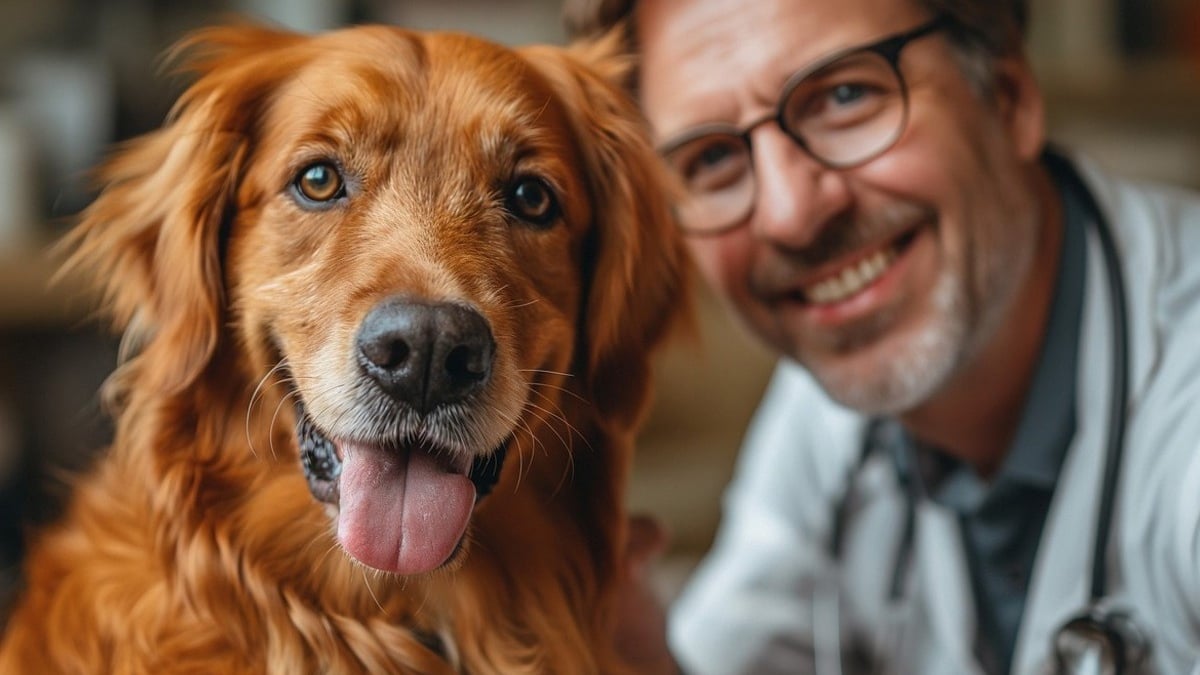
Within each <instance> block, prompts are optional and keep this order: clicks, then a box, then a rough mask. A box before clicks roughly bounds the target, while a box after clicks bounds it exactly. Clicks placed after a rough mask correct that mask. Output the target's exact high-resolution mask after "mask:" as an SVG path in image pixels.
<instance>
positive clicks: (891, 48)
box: [658, 15, 950, 236]
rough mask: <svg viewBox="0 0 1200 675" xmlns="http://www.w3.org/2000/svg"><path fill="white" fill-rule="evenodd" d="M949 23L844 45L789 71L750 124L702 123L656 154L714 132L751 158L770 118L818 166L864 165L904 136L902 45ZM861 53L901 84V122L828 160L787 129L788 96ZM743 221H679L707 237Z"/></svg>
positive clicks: (940, 20) (692, 232)
mask: <svg viewBox="0 0 1200 675" xmlns="http://www.w3.org/2000/svg"><path fill="white" fill-rule="evenodd" d="M949 25H950V20H949V19H948V18H947V17H946V16H944V15H939V16H937V17H935V18H933V19H931V20H929V21H926V22H925V23H923V24H921V25H919V26H917V27H915V28H912V29H909V30H907V31H904V32H902V33H895V34H892V35H888V36H885V37H883V38H880V39H879V40H876V41H874V42H870V43H867V44H864V45H855V46H850V47H846V48H844V49H839V50H837V51H835V52H833V53H831V54H828V55H827V56H824V57H822V58H820V59H819V60H817V61H816V62H814V63H811V64H809V65H808V66H806V67H804V68H803V69H801V70H799V71H797V72H796V73H794V74H792V76H791V77H789V78H788V79H787V81H786V82H784V84H783V87H781V89H780V95H779V100H778V102H777V103H776V104H775V110H774V112H771V113H768V114H766V115H763V116H762V117H760V118H758V119H756V120H754V121H753V122H750V123H749V124H746V125H745V126H743V127H737V126H734V125H732V124H725V123H720V122H718V123H713V124H703V125H700V126H697V127H694V128H692V129H690V130H688V131H685V132H683V133H682V134H680V135H679V136H677V137H675V138H674V139H671V140H670V141H667V142H666V143H664V144H662V145H660V146H659V147H658V153H659V155H660V156H662V157H666V156H668V155H670V154H671V153H672V152H674V151H676V150H678V149H679V148H681V147H683V146H684V145H687V144H688V143H692V142H693V141H695V140H697V139H700V138H704V137H706V136H714V135H716V136H726V137H729V138H737V139H739V140H740V141H741V143H742V145H743V146H744V147H745V150H746V154H747V157H752V156H753V146H752V145H751V143H750V134H751V133H753V132H754V130H755V129H757V128H758V127H760V126H762V125H764V124H766V123H767V122H772V121H773V122H775V124H776V125H777V126H778V127H779V129H780V130H781V131H783V133H784V134H785V135H787V137H788V138H790V139H792V142H793V143H795V144H796V145H797V146H798V147H799V148H800V149H801V150H803V151H804V153H805V154H807V155H808V156H809V157H811V158H813V160H815V161H816V162H817V163H819V164H820V165H822V166H824V167H826V168H829V169H834V170H842V169H851V168H854V167H856V166H860V165H862V164H865V163H867V162H869V161H871V160H872V159H875V158H876V157H878V156H880V155H882V154H883V153H885V152H887V151H888V150H890V149H891V148H892V147H893V146H894V145H896V141H898V140H900V137H901V136H903V135H904V129H905V128H907V127H908V113H909V103H908V82H907V81H906V80H905V79H904V73H903V72H901V70H900V54H901V52H903V51H904V48H905V47H907V46H908V45H909V43H911V42H913V41H915V40H917V39H919V38H923V37H925V36H926V35H930V34H931V33H935V32H937V31H939V30H942V29H945V28H948V27H949ZM863 53H872V54H877V55H879V56H880V57H882V58H883V60H884V61H885V62H886V63H887V64H888V66H889V67H890V68H891V69H892V72H893V73H894V74H895V75H896V81H897V82H899V84H900V98H901V105H902V106H903V109H902V112H901V117H900V124H898V125H897V126H896V131H895V133H894V135H893V136H892V138H891V139H890V140H888V141H887V142H886V143H884V144H883V145H881V146H880V147H879V149H877V150H875V151H873V152H870V153H867V154H866V155H864V156H863V157H859V158H855V159H854V160H852V161H847V162H834V161H830V160H829V159H826V158H824V157H821V156H820V155H818V154H817V153H815V152H814V151H813V149H812V148H811V147H809V145H808V142H807V141H805V140H804V137H803V136H802V135H800V133H799V132H797V131H794V130H792V129H789V128H788V125H787V123H786V122H785V112H786V107H787V103H788V99H789V98H790V97H791V95H792V93H793V92H795V90H796V88H797V87H799V86H800V84H801V83H803V82H804V81H805V80H806V79H808V78H809V77H810V76H811V75H813V74H814V73H817V72H819V71H821V70H823V69H825V68H828V67H829V66H830V65H832V64H834V63H836V62H838V61H840V60H842V59H845V58H848V57H851V56H854V55H856V54H863ZM750 171H751V172H753V171H754V163H753V161H751V162H750ZM742 222H744V216H743V219H740V220H734V221H733V222H731V223H729V224H728V225H722V226H719V227H713V228H698V229H697V228H689V227H687V226H686V225H684V224H682V223H681V224H680V227H681V228H682V229H683V230H684V231H685V232H687V233H688V234H690V235H699V236H710V235H717V234H723V233H725V232H728V231H729V230H732V229H734V228H736V227H738V226H739V225H740V224H741V223H742Z"/></svg>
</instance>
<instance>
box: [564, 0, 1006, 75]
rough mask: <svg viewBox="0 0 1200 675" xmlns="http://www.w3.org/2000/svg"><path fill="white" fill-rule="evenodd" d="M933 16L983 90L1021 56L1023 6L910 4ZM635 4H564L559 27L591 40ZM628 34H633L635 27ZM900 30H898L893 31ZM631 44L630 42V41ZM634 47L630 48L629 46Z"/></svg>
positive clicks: (984, 1) (629, 0)
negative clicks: (1004, 60) (998, 65)
mask: <svg viewBox="0 0 1200 675" xmlns="http://www.w3.org/2000/svg"><path fill="white" fill-rule="evenodd" d="M916 2H918V3H920V4H921V5H923V6H924V7H926V8H927V9H928V10H929V13H930V14H931V15H934V16H938V15H941V16H945V17H947V18H949V19H950V22H951V26H950V29H949V34H950V36H951V41H952V43H953V44H954V46H955V48H956V49H957V50H958V51H959V54H960V56H961V57H963V62H964V69H965V70H966V72H967V74H968V77H971V78H972V79H974V80H976V84H978V85H980V86H981V87H982V88H983V89H985V90H986V89H988V88H989V85H990V82H989V81H983V80H990V73H991V68H990V67H989V66H990V63H991V62H992V61H994V60H995V59H997V58H1001V57H1005V56H1013V55H1017V54H1021V53H1022V52H1023V51H1024V41H1025V29H1026V26H1027V24H1028V11H1029V3H1028V0H916ZM636 5H637V0H564V3H563V22H564V24H565V25H566V28H567V32H568V34H569V35H570V36H571V37H573V38H582V37H589V36H595V35H598V34H601V33H604V32H607V31H608V30H609V29H611V28H613V27H615V26H617V25H618V24H620V23H622V22H624V21H626V20H627V19H629V17H630V16H631V15H632V14H633V10H634V8H635V7H636ZM631 28H633V32H636V27H631ZM899 28H903V27H902V26H898V27H897V29H899ZM631 39H632V40H633V41H634V42H635V43H636V36H631ZM630 46H631V47H636V44H631V45H630Z"/></svg>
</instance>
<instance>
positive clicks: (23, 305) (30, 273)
mask: <svg viewBox="0 0 1200 675" xmlns="http://www.w3.org/2000/svg"><path fill="white" fill-rule="evenodd" d="M59 264H60V260H59V259H58V258H57V257H56V256H55V255H54V254H53V253H52V252H51V250H50V249H49V247H48V246H28V247H22V248H21V249H18V250H8V249H6V250H0V331H12V330H21V329H35V328H58V329H61V328H74V327H76V326H79V325H81V324H83V323H84V321H85V320H86V319H87V318H88V313H89V312H90V311H91V308H92V307H94V306H95V303H94V300H95V297H94V295H93V294H92V293H91V292H89V291H88V290H86V289H85V287H84V286H83V284H82V283H81V282H80V281H79V280H78V279H74V278H71V277H65V278H62V279H55V273H56V272H57V270H58V267H59Z"/></svg>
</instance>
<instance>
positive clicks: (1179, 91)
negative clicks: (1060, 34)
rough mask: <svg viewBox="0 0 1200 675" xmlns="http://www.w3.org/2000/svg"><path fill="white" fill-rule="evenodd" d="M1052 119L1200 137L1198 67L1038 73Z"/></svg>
mask: <svg viewBox="0 0 1200 675" xmlns="http://www.w3.org/2000/svg"><path fill="white" fill-rule="evenodd" d="M1038 71H1039V72H1038V76H1039V79H1040V80H1041V83H1042V89H1043V91H1044V92H1045V95H1046V99H1047V101H1048V104H1049V112H1050V116H1051V117H1052V118H1054V117H1061V116H1063V115H1070V116H1084V115H1086V116H1088V117H1092V118H1096V119H1104V120H1107V121H1111V122H1120V123H1126V124H1135V125H1139V126H1142V127H1144V128H1155V127H1157V126H1160V125H1168V126H1174V127H1178V128H1180V129H1186V130H1190V131H1193V132H1196V133H1200V63H1196V62H1192V61H1185V60H1182V59H1159V60H1142V61H1133V62H1128V63H1123V64H1114V66H1113V67H1111V68H1097V69H1094V70H1083V69H1079V68H1065V67H1056V66H1053V65H1043V66H1041V67H1040V68H1038Z"/></svg>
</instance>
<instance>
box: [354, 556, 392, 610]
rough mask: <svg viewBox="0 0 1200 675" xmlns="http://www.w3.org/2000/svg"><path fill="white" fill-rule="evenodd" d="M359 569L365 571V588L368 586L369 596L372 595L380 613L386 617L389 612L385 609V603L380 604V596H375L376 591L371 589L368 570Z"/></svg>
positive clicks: (363, 575)
mask: <svg viewBox="0 0 1200 675" xmlns="http://www.w3.org/2000/svg"><path fill="white" fill-rule="evenodd" d="M359 569H360V570H363V574H362V578H363V586H366V588H367V594H368V595H370V596H371V599H372V600H374V601H375V606H376V607H378V608H379V613H380V614H383V615H385V616H386V615H387V610H386V609H384V608H383V603H381V602H379V596H377V595H375V589H374V588H372V587H371V581H370V580H369V579H367V573H366V568H365V567H360V568H359Z"/></svg>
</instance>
